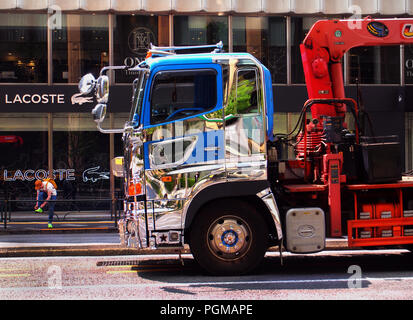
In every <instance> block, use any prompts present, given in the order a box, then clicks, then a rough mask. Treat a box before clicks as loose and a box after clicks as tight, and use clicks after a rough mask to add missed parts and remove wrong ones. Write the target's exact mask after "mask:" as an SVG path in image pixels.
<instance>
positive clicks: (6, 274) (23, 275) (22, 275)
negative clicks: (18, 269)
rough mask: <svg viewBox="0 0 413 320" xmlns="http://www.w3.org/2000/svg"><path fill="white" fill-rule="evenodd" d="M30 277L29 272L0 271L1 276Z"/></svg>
mask: <svg viewBox="0 0 413 320" xmlns="http://www.w3.org/2000/svg"><path fill="white" fill-rule="evenodd" d="M11 277H30V274H28V273H0V278H11Z"/></svg>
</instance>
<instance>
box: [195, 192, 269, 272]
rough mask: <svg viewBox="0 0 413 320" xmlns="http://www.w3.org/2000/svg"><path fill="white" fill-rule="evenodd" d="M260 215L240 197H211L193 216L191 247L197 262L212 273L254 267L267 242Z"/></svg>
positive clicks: (264, 251) (263, 252) (246, 270)
mask: <svg viewBox="0 0 413 320" xmlns="http://www.w3.org/2000/svg"><path fill="white" fill-rule="evenodd" d="M268 240H269V234H268V227H267V225H266V223H265V220H264V219H263V217H262V216H261V215H260V214H259V213H258V212H257V210H256V209H255V208H254V207H253V206H251V205H250V204H248V203H246V202H244V201H242V200H232V199H231V200H227V201H224V200H219V201H214V202H213V203H211V204H210V205H208V206H207V207H205V208H203V209H202V210H201V211H200V212H199V213H198V214H197V216H196V217H195V219H194V222H193V224H192V226H191V232H190V242H189V243H190V248H191V251H192V255H193V256H194V258H195V260H196V261H197V262H198V264H199V265H200V266H201V267H202V268H203V269H204V270H206V271H207V272H208V273H211V274H214V275H241V274H246V273H249V272H251V271H252V270H254V269H255V268H256V267H257V266H258V265H259V264H260V263H261V261H262V259H263V257H264V255H265V253H266V251H267V249H268V245H269V242H268Z"/></svg>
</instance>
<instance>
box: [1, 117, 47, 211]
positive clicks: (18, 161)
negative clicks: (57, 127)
mask: <svg viewBox="0 0 413 320" xmlns="http://www.w3.org/2000/svg"><path fill="white" fill-rule="evenodd" d="M47 125H48V121H47V114H42V113H36V114H26V113H25V114H18V115H16V114H9V113H0V153H1V154H2V157H1V162H0V166H1V171H0V174H1V179H0V199H5V198H9V199H12V200H19V199H26V200H27V199H34V198H35V197H36V192H35V190H34V180H36V179H43V178H46V177H47V176H48V162H47V160H48V159H47V154H48V153H47V151H48V143H47V139H48V132H47ZM33 207H34V203H29V202H17V203H16V202H13V203H12V209H13V210H15V209H16V210H32V209H33Z"/></svg>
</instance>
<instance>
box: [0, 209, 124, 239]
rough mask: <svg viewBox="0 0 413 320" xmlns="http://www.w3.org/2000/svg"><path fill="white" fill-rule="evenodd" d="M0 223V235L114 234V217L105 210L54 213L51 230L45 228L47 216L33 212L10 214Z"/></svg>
mask: <svg viewBox="0 0 413 320" xmlns="http://www.w3.org/2000/svg"><path fill="white" fill-rule="evenodd" d="M2 218H3V219H2V220H1V222H0V235H3V234H27V233H43V232H48V233H50V232H53V233H64V232H74V233H77V232H86V233H88V232H101V231H102V232H116V230H117V226H116V221H115V217H114V216H111V213H110V212H108V211H107V210H101V211H99V210H94V211H56V212H55V215H54V217H53V227H54V228H53V229H48V228H47V221H48V214H47V212H45V213H35V212H33V211H20V212H11V216H8V217H7V219H4V217H3V216H2Z"/></svg>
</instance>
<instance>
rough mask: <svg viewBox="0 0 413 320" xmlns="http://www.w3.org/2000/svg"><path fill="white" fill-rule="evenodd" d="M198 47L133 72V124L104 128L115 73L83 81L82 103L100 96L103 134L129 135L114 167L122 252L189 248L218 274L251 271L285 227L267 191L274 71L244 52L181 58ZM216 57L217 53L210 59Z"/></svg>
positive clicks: (157, 57)
mask: <svg viewBox="0 0 413 320" xmlns="http://www.w3.org/2000/svg"><path fill="white" fill-rule="evenodd" d="M210 47H211V46H201V47H199V46H198V47H190V48H186V47H152V48H151V50H150V51H149V53H148V57H147V58H146V59H145V60H144V61H143V62H141V63H140V64H139V65H138V66H135V67H133V68H130V69H128V71H130V72H129V73H133V74H136V79H135V80H134V81H133V89H132V90H133V96H132V106H131V112H130V118H129V121H127V122H126V123H125V126H124V128H122V129H111V130H107V129H103V128H102V126H101V124H102V122H103V121H104V117H105V113H106V107H107V105H106V103H107V101H108V96H109V78H108V76H107V72H108V71H109V70H113V69H115V70H117V69H125V67H123V66H121V67H115V66H113V67H105V68H104V69H102V71H101V74H100V76H99V78H98V79H97V80H96V79H95V78H94V77H93V75H91V74H88V75H86V76H84V77H83V78H82V79H81V81H80V83H79V90H80V92H81V93H82V94H85V95H87V94H90V93H91V92H92V91H93V92H94V93H95V95H96V100H97V102H98V104H97V105H96V107H95V108H94V109H93V111H92V115H93V118H94V120H95V121H96V123H97V126H98V129H99V131H101V132H102V133H123V142H124V152H125V153H124V156H123V157H118V158H115V159H113V160H112V171H113V173H114V175H115V176H117V177H123V179H124V187H125V199H124V211H123V217H122V219H120V220H119V222H118V226H119V233H120V238H121V243H122V244H123V245H125V246H127V247H135V248H137V249H144V248H152V249H154V250H156V249H157V248H165V247H168V248H171V247H174V248H184V245H185V244H188V245H189V247H190V250H191V252H192V254H193V256H194V258H195V259H196V261H197V262H198V263H199V264H200V265H201V266H202V267H203V268H204V269H206V270H207V271H208V272H210V273H213V274H241V273H246V272H249V271H251V270H252V269H254V268H255V267H256V266H257V265H258V264H259V263H260V261H261V259H262V258H263V257H264V255H265V252H266V251H267V249H268V247H269V246H279V245H280V243H281V241H282V236H283V234H282V228H281V223H280V216H279V211H278V207H277V202H276V200H275V198H274V195H273V193H272V191H271V188H270V184H269V182H268V160H267V157H268V155H267V141H268V140H269V139H272V131H273V116H272V115H273V109H272V108H273V101H272V87H271V76H270V72H269V71H268V69H267V68H266V67H265V66H263V65H262V64H261V63H260V62H259V61H258V60H257V59H256V58H254V57H253V56H252V55H250V54H247V53H222V43H219V44H217V45H214V46H212V49H213V51H212V52H209V53H198V54H181V53H180V50H183V49H194V48H195V49H207V50H208V48H210ZM209 51H211V50H209Z"/></svg>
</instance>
